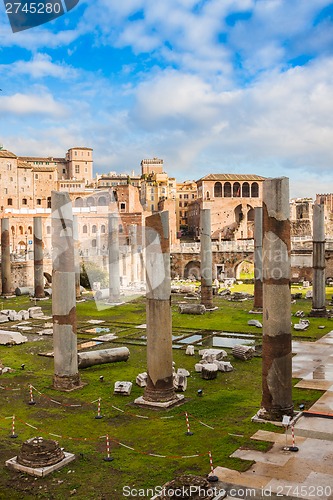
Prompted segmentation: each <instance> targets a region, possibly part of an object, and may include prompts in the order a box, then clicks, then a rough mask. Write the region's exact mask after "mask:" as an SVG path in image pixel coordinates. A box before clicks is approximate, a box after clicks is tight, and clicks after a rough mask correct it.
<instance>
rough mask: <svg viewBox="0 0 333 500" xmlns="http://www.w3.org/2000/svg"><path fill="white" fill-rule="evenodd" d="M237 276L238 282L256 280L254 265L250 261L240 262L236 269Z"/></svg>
mask: <svg viewBox="0 0 333 500" xmlns="http://www.w3.org/2000/svg"><path fill="white" fill-rule="evenodd" d="M235 276H236V279H237V280H252V279H254V264H253V262H251V261H249V260H243V261H242V262H239V263H238V264H237V265H236V267H235Z"/></svg>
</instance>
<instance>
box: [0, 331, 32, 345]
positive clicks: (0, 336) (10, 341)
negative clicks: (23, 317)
mask: <svg viewBox="0 0 333 500" xmlns="http://www.w3.org/2000/svg"><path fill="white" fill-rule="evenodd" d="M27 340H28V339H27V337H24V336H23V335H21V333H19V332H10V331H7V330H0V344H1V345H15V344H24V343H25V342H27Z"/></svg>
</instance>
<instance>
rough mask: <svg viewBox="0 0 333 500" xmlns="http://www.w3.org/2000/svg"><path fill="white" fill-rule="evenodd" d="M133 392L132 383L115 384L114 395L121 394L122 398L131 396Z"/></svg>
mask: <svg viewBox="0 0 333 500" xmlns="http://www.w3.org/2000/svg"><path fill="white" fill-rule="evenodd" d="M131 390H132V382H124V381H122V382H119V381H117V382H115V384H114V391H113V394H120V395H122V396H129V395H130V394H131Z"/></svg>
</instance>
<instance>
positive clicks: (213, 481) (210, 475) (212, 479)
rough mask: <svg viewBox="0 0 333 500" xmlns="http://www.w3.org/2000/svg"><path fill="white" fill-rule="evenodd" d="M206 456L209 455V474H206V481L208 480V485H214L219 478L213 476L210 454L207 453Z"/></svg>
mask: <svg viewBox="0 0 333 500" xmlns="http://www.w3.org/2000/svg"><path fill="white" fill-rule="evenodd" d="M208 455H209V464H210V474H208V477H207V479H208V481H209V482H210V483H215V482H216V481H218V480H219V478H218V477H217V476H215V471H214V466H213V457H212V452H211V451H209V452H208Z"/></svg>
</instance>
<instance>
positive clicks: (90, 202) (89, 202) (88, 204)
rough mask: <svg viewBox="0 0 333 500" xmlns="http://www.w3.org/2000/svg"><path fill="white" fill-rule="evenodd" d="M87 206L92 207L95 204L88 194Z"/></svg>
mask: <svg viewBox="0 0 333 500" xmlns="http://www.w3.org/2000/svg"><path fill="white" fill-rule="evenodd" d="M87 206H88V207H94V206H95V200H94V198H93V197H92V196H89V198H88V199H87Z"/></svg>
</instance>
